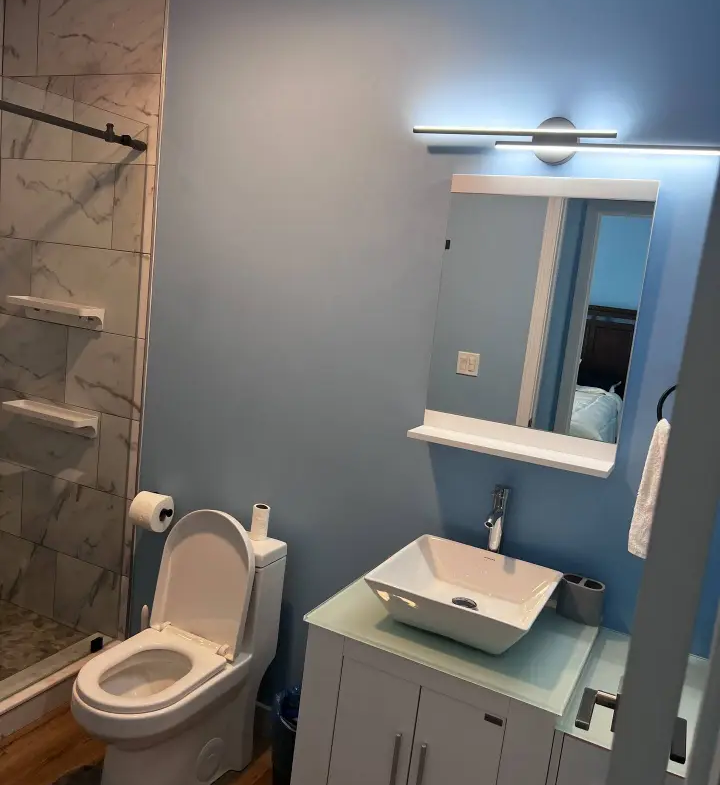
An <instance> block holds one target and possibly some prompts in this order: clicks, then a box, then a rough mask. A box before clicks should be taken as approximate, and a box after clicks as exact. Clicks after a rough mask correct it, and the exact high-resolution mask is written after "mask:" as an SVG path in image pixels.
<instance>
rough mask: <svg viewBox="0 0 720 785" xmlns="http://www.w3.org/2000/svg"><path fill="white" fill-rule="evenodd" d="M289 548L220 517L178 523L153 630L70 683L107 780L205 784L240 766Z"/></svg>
mask: <svg viewBox="0 0 720 785" xmlns="http://www.w3.org/2000/svg"><path fill="white" fill-rule="evenodd" d="M286 553H287V546H286V545H285V543H283V542H280V541H278V540H271V539H266V540H261V541H252V540H250V539H249V537H248V535H247V532H246V531H245V529H244V528H243V527H242V525H241V524H240V523H239V522H238V521H237V520H235V519H234V518H233V517H232V516H230V515H227V514H226V513H222V512H218V511H216V510H197V511H196V512H192V513H190V514H189V515H186V516H185V517H184V518H182V519H181V520H180V521H178V523H177V524H175V527H174V528H173V529H172V531H171V532H170V535H169V537H168V539H167V541H166V543H165V549H164V551H163V557H162V563H161V567H160V573H159V577H158V583H157V587H156V590H155V599H154V602H153V609H152V615H151V618H150V627H149V628H148V629H146V630H143V631H142V632H140V633H138V634H137V635H134V636H133V637H131V638H129V639H128V640H126V641H123V642H122V643H120V644H118V645H116V646H114V647H112V648H109V649H108V650H107V651H105V652H102V653H101V654H99V655H98V656H97V657H95V658H93V659H92V660H90V662H88V663H87V664H86V665H85V666H84V667H83V668H82V669H81V670H80V673H79V674H78V677H77V679H76V681H75V685H74V687H73V695H72V712H73V715H74V716H75V718H76V720H77V721H78V723H79V724H80V725H81V726H83V727H84V728H85V729H86V730H87V731H88V733H89V734H91V735H93V736H95V737H97V738H100V739H102V740H104V741H105V742H107V745H108V746H107V752H106V756H105V764H104V769H103V779H102V783H103V785H128V784H129V783H135V782H152V783H153V785H206V783H211V782H213V781H215V780H216V779H217V778H218V777H220V776H221V775H222V774H224V773H225V772H226V771H229V770H234V771H239V770H242V769H243V768H245V766H247V764H248V763H249V762H250V758H251V755H252V741H253V721H254V710H255V701H256V699H257V690H258V687H259V685H260V680H261V679H262V677H263V674H264V673H265V670H266V669H267V667H268V665H269V664H270V662H271V661H272V659H273V657H274V655H275V648H276V645H277V631H278V624H279V618H280V602H281V596H282V585H283V578H284V574H285V558H286Z"/></svg>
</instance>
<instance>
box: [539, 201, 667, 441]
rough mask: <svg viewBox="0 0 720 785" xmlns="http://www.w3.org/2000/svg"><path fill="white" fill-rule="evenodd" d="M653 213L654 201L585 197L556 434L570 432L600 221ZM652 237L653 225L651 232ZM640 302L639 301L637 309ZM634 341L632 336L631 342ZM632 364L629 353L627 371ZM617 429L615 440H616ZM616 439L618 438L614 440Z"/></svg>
mask: <svg viewBox="0 0 720 785" xmlns="http://www.w3.org/2000/svg"><path fill="white" fill-rule="evenodd" d="M654 212H655V203H652V204H650V203H648V202H619V201H600V200H597V199H594V200H588V202H587V212H586V213H585V224H584V226H583V235H582V241H581V250H580V260H579V262H578V269H577V277H576V282H575V290H574V292H573V305H572V313H571V315H570V327H569V329H568V342H567V347H566V349H565V362H564V364H563V372H562V378H561V381H560V395H559V396H558V408H557V412H556V414H555V427H554V428H553V430H554V431H555V432H556V433H569V432H570V421H571V420H572V409H573V403H574V400H575V387H576V385H577V378H578V370H579V368H580V358H581V356H582V348H583V341H584V338H585V325H586V323H587V312H588V308H589V306H590V290H591V288H592V280H593V270H594V268H595V255H596V253H597V246H598V240H599V238H600V223H601V221H602V219H603V217H604V216H606V215H628V216H638V217H646V218H652V217H653V214H654ZM650 235H651V236H652V228H651V231H650ZM649 252H650V244H649V243H648V247H647V249H646V251H645V264H644V266H643V278H644V276H645V271H646V270H647V259H648V254H649ZM639 310H640V303H638V312H639ZM634 343H635V341H634V339H633V345H634ZM631 365H632V354H631V356H630V363H629V365H628V370H629V369H630V366H631ZM619 436H620V434H619V429H618V437H617V438H618V439H619ZM616 441H617V439H616Z"/></svg>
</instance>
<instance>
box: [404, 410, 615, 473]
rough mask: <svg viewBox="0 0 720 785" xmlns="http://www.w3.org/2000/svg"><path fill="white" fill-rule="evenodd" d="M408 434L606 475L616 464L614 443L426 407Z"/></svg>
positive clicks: (504, 456) (514, 457)
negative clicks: (421, 419)
mask: <svg viewBox="0 0 720 785" xmlns="http://www.w3.org/2000/svg"><path fill="white" fill-rule="evenodd" d="M408 436H409V437H410V438H411V439H417V440H419V441H423V442H431V443H433V444H444V445H446V446H448V447H459V448H460V449H463V450H471V451H473V452H482V453H486V454H487V455H495V456H497V457H499V458H511V459H513V460H516V461H524V462H525V463H534V464H537V465H538V466H548V467H551V468H554V469H564V470H565V471H571V472H577V473H579V474H589V475H590V476H592V477H603V478H604V477H609V476H610V474H611V472H612V470H613V468H614V467H615V454H616V452H617V447H616V445H615V444H606V443H604V442H595V441H591V440H588V439H578V438H576V437H574V436H565V435H564V434H560V433H549V432H547V431H537V430H532V429H531V428H520V427H519V426H517V425H506V424H504V423H497V422H491V421H490V420H477V419H475V418H473V417H461V416H460V415H456V414H446V413H445V412H435V411H432V410H430V409H426V410H425V421H424V423H423V424H422V425H421V426H419V427H418V428H413V429H412V430H410V431H408Z"/></svg>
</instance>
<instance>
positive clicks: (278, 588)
mask: <svg viewBox="0 0 720 785" xmlns="http://www.w3.org/2000/svg"><path fill="white" fill-rule="evenodd" d="M252 546H253V551H254V553H255V580H254V582H253V589H252V594H251V596H250V607H249V609H248V616H247V621H246V622H245V634H244V635H243V642H242V647H241V648H242V651H245V652H249V653H251V654H252V656H253V660H252V668H253V669H255V668H258V669H260V670H261V671H262V672H264V671H265V670H266V668H267V667H268V665H269V664H270V663H271V662H272V660H273V657H274V656H275V650H276V649H277V637H278V627H279V626H280V607H281V604H282V591H283V581H284V580H285V562H286V557H287V544H286V543H284V542H281V541H280V540H273V539H270V538H267V539H264V540H252Z"/></svg>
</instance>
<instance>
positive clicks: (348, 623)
mask: <svg viewBox="0 0 720 785" xmlns="http://www.w3.org/2000/svg"><path fill="white" fill-rule="evenodd" d="M305 621H307V622H308V623H310V624H313V625H315V626H317V627H322V628H324V629H326V630H330V631H331V632H335V633H337V634H338V635H342V636H343V637H345V638H351V639H352V640H356V641H359V642H360V643H365V644H367V645H368V646H374V647H376V648H378V649H382V650H384V651H387V652H390V653H391V654H396V655H397V656H399V657H404V658H405V659H408V660H413V661H414V662H419V663H421V664H422V665H427V666H428V667H430V668H434V669H435V670H438V671H441V672H442V673H447V674H448V675H450V676H455V677H456V678H458V679H463V680H464V681H467V682H470V683H471V684H476V685H478V686H479V687H485V688H486V689H488V690H492V691H493V692H497V693H500V694H501V695H506V696H508V697H509V698H513V699H515V700H518V701H521V702H522V703H527V704H529V705H531V706H536V707H537V708H539V709H543V710H544V711H547V712H550V713H551V714H554V715H556V716H558V717H561V716H562V715H563V714H564V713H565V710H566V708H567V706H568V703H569V702H570V699H571V698H572V696H573V691H574V690H575V685H576V684H577V681H578V679H579V678H580V675H581V673H582V671H583V668H584V666H585V663H586V662H587V660H588V657H589V656H590V652H591V649H592V647H593V644H594V642H595V639H596V637H597V635H598V628H597V627H586V626H585V625H583V624H576V623H575V622H572V621H569V620H568V619H564V618H562V617H561V616H558V615H557V614H556V613H555V611H554V610H550V609H547V610H545V611H543V612H542V613H541V614H540V616H539V617H538V619H537V621H536V622H535V624H534V625H533V626H532V629H531V630H530V632H528V633H527V635H526V636H525V637H524V638H522V639H521V640H520V641H519V642H518V643H516V644H515V645H514V646H513V647H512V648H511V649H509V650H508V651H506V652H505V654H501V655H500V656H497V657H496V656H493V655H491V654H485V653H484V652H481V651H477V650H476V649H471V648H470V647H468V646H464V645H463V644H460V643H455V641H451V640H450V639H448V638H443V637H441V636H439V635H433V634H432V633H429V632H424V631H423V630H419V629H416V628H415V627H409V626H407V625H405V624H402V623H400V622H397V621H395V620H394V619H392V618H391V617H390V616H389V615H388V613H387V611H386V610H385V608H383V605H382V602H381V601H380V600H379V599H378V598H377V597H376V596H375V594H374V592H373V591H372V589H370V587H369V586H368V585H367V584H366V583H365V580H364V579H362V578H361V579H360V580H358V581H356V582H355V583H352V584H350V586H348V587H347V588H345V589H343V590H342V591H341V592H339V593H338V594H336V595H335V596H334V597H331V598H330V599H329V600H327V601H326V602H324V603H323V604H322V605H320V606H318V607H317V608H315V610H313V611H310V613H308V614H307V616H306V617H305Z"/></svg>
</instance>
